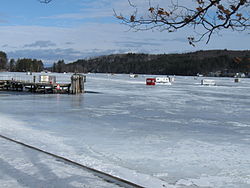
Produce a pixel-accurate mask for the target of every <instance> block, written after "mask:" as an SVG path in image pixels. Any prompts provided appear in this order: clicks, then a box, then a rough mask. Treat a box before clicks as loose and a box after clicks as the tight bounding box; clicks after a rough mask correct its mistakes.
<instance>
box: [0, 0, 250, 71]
mask: <svg viewBox="0 0 250 188" xmlns="http://www.w3.org/2000/svg"><path fill="white" fill-rule="evenodd" d="M163 1H164V0H153V2H152V3H155V5H156V4H158V3H161V2H163ZM131 2H133V4H134V5H137V7H140V8H145V10H147V8H148V0H131ZM114 10H115V11H116V12H117V13H118V14H119V13H122V14H125V15H126V14H129V13H131V12H133V9H132V7H130V6H129V4H128V1H127V0H53V1H52V2H51V3H49V4H41V3H39V2H38V0H8V1H3V2H1V6H0V36H1V37H0V51H4V52H6V53H7V55H8V58H9V59H11V58H14V59H17V58H24V57H25V58H36V59H41V60H43V62H44V64H45V65H47V66H49V65H51V64H52V63H53V62H56V61H58V60H60V59H64V60H65V62H66V63H69V62H73V61H75V60H77V59H85V58H91V57H96V56H100V55H108V54H114V53H128V52H132V53H150V54H161V53H166V54H168V53H185V52H190V51H197V50H210V49H228V50H248V49H249V43H250V35H249V34H248V33H247V32H241V33H238V32H232V31H222V32H220V34H219V35H214V36H213V37H212V39H211V40H210V42H209V44H205V41H203V42H200V43H198V44H197V45H196V46H195V47H192V46H190V45H189V44H188V41H187V37H188V36H190V35H193V30H191V29H190V28H184V29H182V30H179V31H178V32H174V33H167V32H160V31H158V30H150V31H140V32H135V31H132V30H131V29H130V28H129V27H128V26H126V25H124V24H121V23H120V21H119V20H118V19H116V18H115V16H114ZM143 10H144V9H143Z"/></svg>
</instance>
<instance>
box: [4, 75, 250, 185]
mask: <svg viewBox="0 0 250 188" xmlns="http://www.w3.org/2000/svg"><path fill="white" fill-rule="evenodd" d="M9 74H10V73H0V76H1V75H9ZM14 74H15V76H20V75H21V73H14ZM55 75H56V76H57V80H58V81H59V82H68V81H69V80H70V74H55ZM23 76H26V75H24V74H23ZM26 77H28V75H27V76H26ZM146 77H147V76H145V75H139V77H138V78H129V75H126V74H124V75H108V74H88V75H87V83H86V85H85V90H87V91H93V92H95V93H91V92H88V93H85V94H84V95H40V94H39V95H31V94H22V93H15V94H13V93H6V92H4V93H2V92H0V119H1V122H0V133H1V134H3V135H6V136H9V137H12V138H15V139H18V140H20V141H22V142H25V143H29V144H31V145H35V146H37V147H40V148H42V149H45V150H47V151H50V152H53V153H56V154H60V155H63V156H66V157H70V158H71V159H72V160H76V161H78V162H81V163H83V164H85V165H88V166H91V167H94V168H97V169H100V170H104V171H106V172H108V173H111V174H113V175H117V176H119V177H122V178H125V179H128V180H131V181H133V182H135V183H140V184H141V185H143V186H146V187H162V186H163V184H164V185H167V186H168V187H169V186H172V187H187V186H189V187H196V186H197V187H225V188H226V187H243V188H245V187H246V188H247V187H249V186H250V149H249V143H250V116H249V112H250V108H249V106H250V80H249V79H247V78H246V79H241V82H240V83H234V80H233V78H213V80H215V82H216V86H201V84H200V80H201V78H198V79H194V78H193V77H176V78H175V82H174V83H173V84H172V85H171V86H165V85H164V86H161V85H160V86H146V84H145V79H146Z"/></svg>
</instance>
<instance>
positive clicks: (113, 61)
mask: <svg viewBox="0 0 250 188" xmlns="http://www.w3.org/2000/svg"><path fill="white" fill-rule="evenodd" d="M59 66H60V67H59ZM52 69H53V71H55V72H85V73H87V72H93V73H137V74H164V75H166V74H167V75H196V74H197V73H201V74H205V75H209V74H212V73H215V72H216V73H217V74H220V75H219V76H228V75H229V74H234V73H236V72H244V73H248V72H250V51H249V50H246V51H232V50H209V51H197V52H190V53H183V54H158V55H151V54H134V53H128V54H112V55H107V56H100V57H96V58H92V59H88V60H87V59H81V60H77V61H76V62H73V63H69V64H64V63H63V64H62V63H61V62H60V63H57V64H54V66H53V67H52ZM59 69H60V70H59Z"/></svg>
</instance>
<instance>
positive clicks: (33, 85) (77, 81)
mask: <svg viewBox="0 0 250 188" xmlns="http://www.w3.org/2000/svg"><path fill="white" fill-rule="evenodd" d="M85 81H86V77H85V76H84V75H81V74H74V75H72V77H71V83H56V82H51V81H48V82H44V81H43V82H41V81H40V82H35V76H34V79H33V82H31V81H30V82H27V81H20V80H18V81H17V80H14V79H11V80H0V90H5V91H27V92H32V93H44V94H46V93H51V94H52V93H58V94H79V93H84V82H85Z"/></svg>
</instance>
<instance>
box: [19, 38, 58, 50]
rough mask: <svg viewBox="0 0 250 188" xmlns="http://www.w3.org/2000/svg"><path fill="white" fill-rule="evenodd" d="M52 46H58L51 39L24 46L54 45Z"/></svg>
mask: <svg viewBox="0 0 250 188" xmlns="http://www.w3.org/2000/svg"><path fill="white" fill-rule="evenodd" d="M52 46H56V44H55V43H53V42H51V41H49V40H48V41H42V40H40V41H36V42H34V43H31V44H25V45H24V47H25V48H29V47H39V48H47V47H52Z"/></svg>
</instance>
